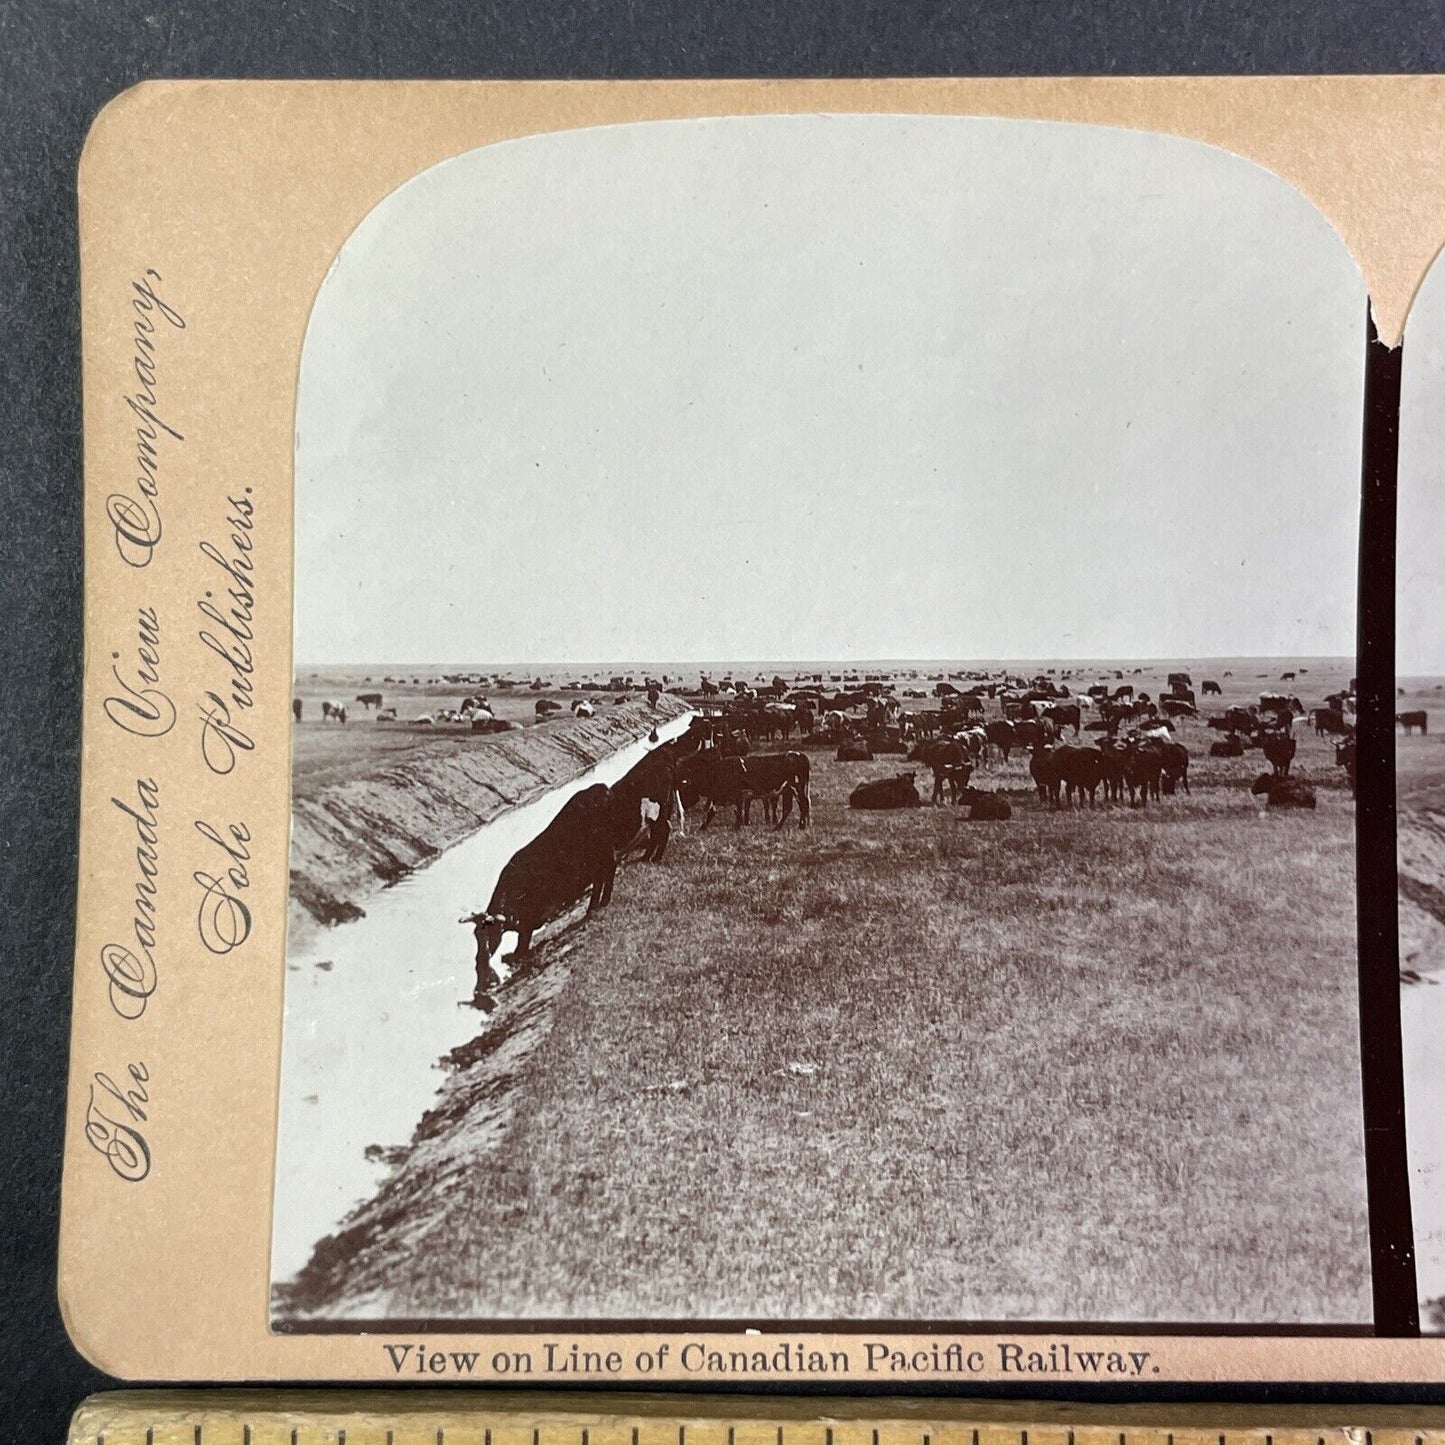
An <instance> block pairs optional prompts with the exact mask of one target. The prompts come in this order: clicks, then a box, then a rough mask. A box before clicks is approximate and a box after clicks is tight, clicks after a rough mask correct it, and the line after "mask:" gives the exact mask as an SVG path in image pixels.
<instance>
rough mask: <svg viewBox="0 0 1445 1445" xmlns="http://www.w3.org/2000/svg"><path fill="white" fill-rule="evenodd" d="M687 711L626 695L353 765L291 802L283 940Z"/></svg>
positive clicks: (356, 913) (666, 700) (354, 912)
mask: <svg viewBox="0 0 1445 1445" xmlns="http://www.w3.org/2000/svg"><path fill="white" fill-rule="evenodd" d="M686 710H687V707H686V704H685V703H683V702H681V701H679V700H678V699H677V698H674V697H668V696H664V697H662V698H661V699H660V700H659V702H658V705H657V707H656V709H653V708H651V707H649V706H648V705H647V704H646V703H626V704H623V705H622V706H619V707H615V708H610V709H608V711H606V712H605V713H600V714H599V715H598V716H596V717H592V718H568V719H565V720H563V721H559V722H554V723H548V724H544V725H542V726H540V727H533V728H527V729H525V730H524V731H520V732H514V733H499V734H495V735H492V736H477V737H475V738H469V737H468V738H462V739H443V738H441V737H438V738H437V740H436V748H435V750H434V751H433V750H431V749H429V748H428V747H427V746H426V742H427V741H428V740H423V741H422V742H421V744H420V745H419V746H418V747H417V748H415V749H409V750H408V751H407V752H406V753H405V754H404V756H402V757H401V758H399V759H398V760H397V761H395V762H390V761H389V762H387V763H386V764H385V765H384V766H382V767H380V768H376V767H375V766H374V763H375V759H372V766H369V767H365V766H364V767H361V768H358V769H357V770H356V771H355V772H354V773H352V772H349V771H348V772H345V773H343V775H342V776H338V777H332V778H330V779H329V780H328V781H327V782H325V783H324V784H323V785H322V786H321V787H319V788H316V789H314V790H305V791H303V790H301V789H297V791H296V793H295V796H294V797H293V800H292V807H291V901H290V910H289V927H290V930H291V938H292V940H293V941H294V940H296V939H297V938H299V937H302V936H304V935H305V934H306V933H308V932H310V931H311V930H312V929H314V928H315V927H316V926H317V925H318V924H332V923H338V922H342V921H345V920H347V919H351V918H359V917H361V916H362V914H363V913H364V912H365V903H366V900H367V899H369V898H370V897H372V896H373V895H374V894H376V893H378V892H380V891H381V889H383V888H385V887H386V886H387V885H388V884H390V883H395V882H396V881H397V879H399V878H402V877H404V876H405V875H406V874H407V873H410V872H412V871H413V870H414V869H416V868H418V867H420V866H421V865H422V864H424V863H426V862H427V861H428V860H429V859H431V858H434V857H435V856H436V855H437V854H438V853H441V852H444V851H445V850H446V849H447V848H450V847H451V846H452V845H453V844H454V843H458V842H460V841H461V840H462V839H463V838H465V837H467V836H468V835H469V834H471V833H474V832H475V831H476V830H477V829H478V828H480V827H481V826H482V825H483V824H484V823H488V822H490V821H491V820H492V819H493V818H495V817H497V816H498V814H500V813H504V812H506V811H507V809H509V808H514V807H516V806H518V805H519V804H521V803H526V802H528V801H530V800H531V799H532V798H535V797H537V796H538V795H540V794H541V793H544V792H546V791H547V790H548V789H550V788H554V787H557V786H558V785H559V784H562V783H566V782H570V781H571V780H572V779H573V778H575V777H578V776H579V775H580V774H582V773H584V772H586V771H587V770H588V769H589V768H591V767H593V766H594V765H596V764H597V763H599V762H601V761H602V760H603V759H604V758H606V757H609V756H611V754H613V753H614V752H616V751H617V750H618V749H619V748H623V747H626V746H627V745H628V744H629V743H632V742H635V741H636V740H637V739H638V738H642V737H646V736H647V734H648V733H649V732H650V731H651V730H652V728H653V727H655V726H656V725H657V724H658V723H661V722H666V721H667V720H668V719H669V718H673V717H677V716H679V715H680V714H681V713H683V712H685V711H686Z"/></svg>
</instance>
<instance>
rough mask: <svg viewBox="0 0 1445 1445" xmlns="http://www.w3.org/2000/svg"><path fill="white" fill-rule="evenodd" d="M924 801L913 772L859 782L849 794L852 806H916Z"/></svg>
mask: <svg viewBox="0 0 1445 1445" xmlns="http://www.w3.org/2000/svg"><path fill="white" fill-rule="evenodd" d="M922 801H923V799H922V798H920V797H919V796H918V785H917V784H916V783H915V782H914V780H913V774H912V773H899V774H897V776H895V777H892V778H874V779H873V780H872V781H871V782H867V783H859V784H858V786H857V787H856V788H854V789H853V791H852V792H851V793H849V794H848V806H849V807H850V808H870V809H874V808H876V809H881V808H916V807H918V806H919V804H920V803H922Z"/></svg>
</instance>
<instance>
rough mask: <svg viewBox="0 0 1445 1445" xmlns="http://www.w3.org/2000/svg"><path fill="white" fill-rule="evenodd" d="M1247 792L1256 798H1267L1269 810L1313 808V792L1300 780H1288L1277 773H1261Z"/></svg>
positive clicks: (1288, 778)
mask: <svg viewBox="0 0 1445 1445" xmlns="http://www.w3.org/2000/svg"><path fill="white" fill-rule="evenodd" d="M1249 791H1250V792H1251V793H1253V794H1254V795H1255V797H1257V798H1261V797H1262V798H1268V799H1269V802H1268V803H1267V804H1266V806H1267V807H1270V808H1313V807H1315V806H1316V804H1315V790H1314V789H1313V788H1312V787H1310V785H1309V784H1308V783H1306V782H1305V781H1304V780H1303V779H1302V778H1290V777H1285V776H1282V775H1280V774H1278V773H1261V774H1260V775H1259V776H1258V777H1257V778H1256V779H1255V780H1254V782H1253V784H1252V785H1251V786H1250V789H1249Z"/></svg>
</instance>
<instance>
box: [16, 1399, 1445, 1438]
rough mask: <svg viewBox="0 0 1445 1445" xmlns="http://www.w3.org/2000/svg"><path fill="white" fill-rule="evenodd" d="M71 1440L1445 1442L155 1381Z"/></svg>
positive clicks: (1108, 1417) (1278, 1421)
mask: <svg viewBox="0 0 1445 1445" xmlns="http://www.w3.org/2000/svg"><path fill="white" fill-rule="evenodd" d="M36 1445H39V1442H36ZM70 1445H1445V1407H1432V1408H1431V1407H1421V1408H1419V1409H1413V1408H1409V1407H1402V1406H1368V1407H1358V1408H1354V1407H1348V1406H1338V1405H1333V1406H1263V1405H1261V1406H1237V1405H1236V1406H1231V1405H1176V1406H1169V1405H1098V1406H1082V1405H1072V1404H1052V1403H1037V1402H1036V1403H1015V1402H996V1401H977V1400H974V1401H967V1400H959V1401H948V1400H921V1399H920V1400H902V1399H875V1400H857V1399H855V1400H849V1399H843V1398H839V1399H829V1398H827V1397H822V1396H812V1397H809V1398H805V1399H800V1398H796V1397H795V1398H787V1397H783V1396H772V1397H767V1396H746V1397H744V1396H727V1397H725V1396H712V1397H707V1396H684V1395H654V1396H638V1395H621V1394H618V1395H594V1396H583V1395H544V1394H536V1395H518V1394H490V1393H486V1392H468V1393H466V1394H462V1393H460V1392H457V1391H448V1392H438V1391H415V1392H409V1393H400V1392H396V1391H389V1392H388V1391H375V1392H372V1391H358V1390H345V1391H340V1390H338V1391H334V1392H313V1393H302V1392H296V1391H261V1390H251V1391H217V1392H213V1393H195V1392H183V1391H158V1390H150V1391H119V1392H116V1393H114V1394H105V1395H94V1396H92V1397H91V1398H90V1399H88V1400H86V1401H85V1403H84V1404H82V1405H81V1407H80V1408H79V1410H77V1411H76V1413H75V1418H74V1419H73V1421H72V1422H71V1427H70Z"/></svg>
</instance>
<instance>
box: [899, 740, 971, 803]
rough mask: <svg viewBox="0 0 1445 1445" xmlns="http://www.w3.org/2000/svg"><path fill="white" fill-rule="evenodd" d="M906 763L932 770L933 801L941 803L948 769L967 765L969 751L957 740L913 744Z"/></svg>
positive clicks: (965, 745) (964, 744)
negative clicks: (917, 764)
mask: <svg viewBox="0 0 1445 1445" xmlns="http://www.w3.org/2000/svg"><path fill="white" fill-rule="evenodd" d="M908 761H909V762H910V763H922V764H924V766H925V767H928V768H931V769H932V770H933V801H934V803H941V802H942V801H943V793H944V787H945V783H946V781H947V775H948V772H949V769H951V768H958V767H962V766H964V765H966V764H969V761H970V759H969V749H968V746H967V744H966V743H964V742H962V741H960V740H959V739H957V738H937V739H935V740H933V741H929V742H920V743H915V744H914V745H913V749H912V751H910V752H909V754H908ZM971 770H972V769H971V767H970V771H971Z"/></svg>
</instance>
